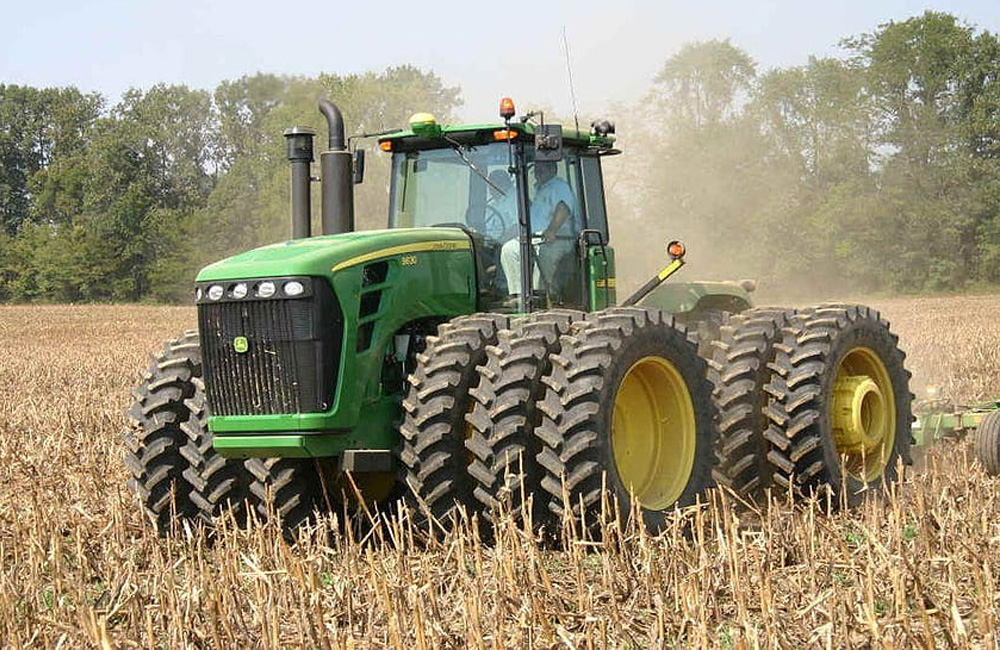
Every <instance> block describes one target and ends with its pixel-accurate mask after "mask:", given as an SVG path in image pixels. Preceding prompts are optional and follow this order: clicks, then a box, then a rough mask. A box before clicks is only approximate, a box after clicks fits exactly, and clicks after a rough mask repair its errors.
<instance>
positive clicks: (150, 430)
mask: <svg viewBox="0 0 1000 650" xmlns="http://www.w3.org/2000/svg"><path fill="white" fill-rule="evenodd" d="M202 392H203V387H202V385H201V349H200V347H199V343H198V333H197V332H196V331H188V332H185V333H184V334H183V335H182V336H181V337H179V338H177V339H173V340H171V341H168V342H167V343H166V344H165V346H164V348H163V351H162V352H160V353H159V354H157V355H155V356H154V357H153V361H152V364H151V365H150V367H149V369H148V370H147V371H146V372H145V373H144V375H143V381H142V383H141V384H139V386H137V387H136V388H135V389H134V390H133V391H132V395H133V397H134V398H135V399H134V401H133V403H132V406H131V408H129V410H128V411H127V413H126V415H127V416H128V417H129V419H130V420H131V422H132V430H131V431H130V432H128V433H126V434H125V443H126V446H127V451H126V453H125V458H124V460H125V464H126V465H127V466H128V468H129V470H130V471H131V474H132V477H131V478H130V479H129V481H128V485H129V488H131V489H132V491H133V492H135V493H136V494H137V495H138V496H139V498H140V499H141V500H142V504H143V508H144V509H145V511H146V514H147V515H148V516H149V518H150V519H151V520H152V521H153V524H154V525H155V526H156V530H157V531H158V532H159V533H160V534H161V535H165V534H166V533H168V532H169V531H170V530H171V527H172V526H173V525H174V524H176V523H178V522H179V521H181V520H185V519H190V518H192V517H194V516H195V515H197V514H198V512H199V509H198V506H197V505H196V504H195V502H194V501H193V500H192V499H191V489H192V486H191V483H190V482H189V481H188V479H187V478H186V477H185V472H187V471H188V470H189V469H190V467H191V465H190V462H189V461H188V459H187V458H185V457H184V455H183V453H182V449H183V448H184V446H185V445H186V444H187V442H188V435H187V434H186V433H185V431H184V428H183V427H185V426H192V423H193V426H197V420H198V415H197V413H196V412H195V410H194V409H192V407H191V405H190V403H189V400H191V399H193V398H195V396H196V395H198V394H199V393H202Z"/></svg>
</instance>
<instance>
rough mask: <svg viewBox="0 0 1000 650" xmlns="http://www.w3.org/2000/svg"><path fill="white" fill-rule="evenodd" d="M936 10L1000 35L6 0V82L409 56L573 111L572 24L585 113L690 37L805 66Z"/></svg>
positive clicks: (215, 76) (871, 19)
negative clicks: (956, 22)
mask: <svg viewBox="0 0 1000 650" xmlns="http://www.w3.org/2000/svg"><path fill="white" fill-rule="evenodd" d="M925 9H935V10H938V11H947V12H949V13H952V14H955V15H956V16H958V17H959V18H961V19H962V20H964V21H966V22H968V23H970V24H973V25H976V26H978V27H980V28H984V29H988V30H990V31H993V32H1000V2H998V0H989V1H987V0H965V1H943V0H942V1H939V2H935V3H928V2H911V1H907V0H843V1H841V2H836V1H832V2H831V1H825V2H823V1H814V0H797V1H793V0H770V1H764V0H747V1H744V2H738V1H735V0H730V1H722V0H699V1H696V2H690V1H689V2H679V1H673V0H671V1H653V0H618V1H617V2H609V1H608V0H602V1H597V0H577V1H575V2H571V1H568V0H558V1H555V2H543V1H542V0H537V1H536V2H521V1H516V2H506V3H501V2H481V1H479V0H468V1H466V2H449V1H446V0H415V1H413V2H397V1H388V0H387V1H378V0H369V1H367V2H365V1H364V0H351V1H348V2H344V1H339V2H338V1H336V0H334V1H330V0H327V1H326V2H322V3H301V4H298V3H297V4H291V3H278V2H273V1H272V2H263V1H261V0H242V1H239V2H237V1H234V0H218V1H215V0H201V1H198V0H174V1H166V0H161V1H159V2H152V1H148V0H103V1H97V2H94V1H88V0H38V1H36V2H27V1H25V0H0V16H3V23H4V29H3V31H2V32H0V33H2V34H3V37H2V38H0V83H20V84H28V85H32V86H37V87H43V86H53V85H75V86H77V87H78V88H80V89H82V90H86V91H91V90H94V91H99V92H101V93H103V94H105V95H106V96H107V97H108V98H109V99H110V100H111V101H115V100H116V99H117V98H118V96H119V95H120V94H121V93H122V92H123V91H124V90H126V89H127V88H129V87H139V88H146V87H149V86H151V85H153V84H155V83H158V82H167V83H181V84H187V85H189V86H192V87H197V88H209V89H210V88H213V87H214V86H215V84H216V83H218V82H219V81H220V80H222V79H234V78H237V77H240V76H242V75H244V74H252V73H254V72H258V71H262V72H273V73H287V74H305V75H314V74H317V73H319V72H330V73H340V74H345V73H351V72H362V71H365V70H381V69H384V68H385V67H387V66H390V65H394V64H400V63H412V64H415V65H418V66H420V67H422V68H424V69H432V70H434V71H435V72H436V73H437V74H438V75H439V76H440V77H441V78H442V79H443V80H444V82H445V83H446V84H449V85H458V86H461V88H462V90H463V98H464V99H465V107H464V108H463V109H462V110H461V113H462V117H465V118H467V119H481V118H488V117H492V116H493V114H494V112H495V111H496V103H497V100H498V98H499V97H500V96H502V95H511V96H513V97H514V98H515V100H516V101H518V103H519V105H520V106H525V105H532V106H536V105H541V106H548V107H550V108H554V109H556V110H558V111H559V112H563V113H568V112H569V109H570V95H569V90H568V84H567V75H566V62H565V58H564V57H565V54H564V51H563V40H562V33H563V29H565V30H566V34H567V36H568V41H569V51H570V55H571V61H572V65H573V77H574V81H575V85H576V95H577V99H578V103H579V105H580V109H581V110H582V111H584V112H598V111H601V110H603V109H604V108H605V107H607V106H608V105H609V104H611V103H612V102H620V101H632V100H635V99H636V98H638V97H639V96H641V94H642V93H643V92H644V91H645V90H646V89H647V88H648V87H649V85H650V83H651V80H652V78H653V77H654V76H655V74H656V73H657V71H658V70H659V68H660V67H661V66H662V64H663V62H664V61H665V60H666V59H667V58H668V57H669V56H671V55H672V54H674V53H675V52H677V50H678V49H679V48H680V47H681V46H682V45H683V44H684V43H686V42H689V41H693V40H703V39H711V38H729V39H731V40H732V42H733V43H734V44H736V45H737V46H739V47H741V48H743V49H744V50H746V51H747V52H748V53H749V54H750V55H751V56H752V57H753V58H754V59H755V60H756V61H758V63H759V64H760V65H761V67H762V68H769V67H775V66H788V65H796V64H800V63H804V62H805V61H806V59H807V58H808V56H809V55H811V54H812V55H818V56H824V55H832V54H836V53H837V52H838V49H837V42H838V41H839V40H840V39H841V38H843V37H845V36H850V35H855V34H859V33H863V32H868V31H871V30H873V29H874V28H875V27H876V26H877V25H878V24H880V23H884V22H886V21H889V20H900V19H905V18H906V17H909V16H912V15H917V14H920V13H922V12H923V11H924V10H925ZM415 108H416V107H415Z"/></svg>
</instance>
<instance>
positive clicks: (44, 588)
mask: <svg viewBox="0 0 1000 650" xmlns="http://www.w3.org/2000/svg"><path fill="white" fill-rule="evenodd" d="M876 302H877V301H876ZM877 306H878V307H880V308H882V310H883V313H885V314H886V315H887V316H888V317H889V318H890V319H891V320H893V323H894V327H895V328H896V330H897V331H898V332H899V334H900V337H901V340H902V342H903V346H904V348H905V349H906V350H907V352H908V353H909V355H910V356H909V365H910V367H911V368H912V369H913V370H914V372H915V375H916V376H915V379H914V383H915V385H916V386H918V387H919V386H920V385H922V384H937V385H940V386H942V388H943V390H944V391H945V392H946V393H947V394H949V396H951V397H953V399H955V400H956V401H972V400H975V399H980V398H982V397H985V396H988V395H993V394H1000V372H998V369H1000V358H998V356H997V355H998V354H1000V353H998V352H997V351H998V350H1000V326H998V325H997V324H996V318H995V315H996V314H1000V297H981V298H942V299H919V300H913V301H905V300H890V301H883V302H882V303H879V304H878V305H877ZM972 307H974V308H972ZM956 313H961V314H962V318H961V319H956V318H955V314H956ZM193 321H194V312H193V310H190V309H180V308H158V307H3V308H0V486H2V487H0V639H3V640H4V641H5V643H4V646H5V647H14V648H17V647H42V648H44V647H52V648H55V647H88V646H89V647H101V648H151V647H192V648H232V647H253V648H287V647H310V648H352V647H356V648H362V647H392V648H431V647H470V648H506V647H544V648H548V647H574V648H575V647H615V648H618V647H621V648H647V647H662V646H672V645H683V646H694V647H698V646H700V647H723V648H756V647H804V646H815V647H837V648H843V647H872V646H875V647H897V648H898V647H928V648H930V647H949V646H950V647H968V646H972V647H976V646H980V647H997V645H998V644H1000V624H998V623H997V621H998V620H1000V592H998V590H1000V586H998V581H1000V560H998V558H1000V496H998V495H1000V483H998V481H997V480H996V479H991V478H989V477H987V476H985V475H984V474H983V472H982V471H981V470H980V469H979V467H978V466H977V465H976V464H975V463H974V462H973V461H972V460H971V456H970V455H969V453H968V450H967V447H966V446H965V445H963V444H953V445H944V446H942V447H940V448H938V449H935V450H933V451H932V452H930V453H929V454H928V459H927V469H926V470H925V471H923V472H922V473H920V474H916V473H910V474H907V476H906V477H905V479H904V480H903V482H902V484H901V485H899V486H898V488H896V489H894V490H893V491H892V493H891V494H890V495H889V496H888V497H887V498H885V499H883V500H880V501H869V502H867V503H865V504H864V505H863V506H862V507H860V508H859V509H856V510H854V511H851V512H841V513H833V514H830V513H824V512H822V510H821V508H818V507H815V508H809V507H802V506H798V507H791V506H788V505H785V503H784V501H783V495H776V500H775V502H774V503H773V504H772V506H771V507H770V508H765V509H763V510H754V509H752V508H748V507H746V506H745V505H743V504H740V503H738V502H736V501H735V500H734V499H733V498H732V497H731V495H727V494H723V493H711V494H709V496H708V499H707V503H705V504H704V505H702V506H698V507H693V508H690V509H687V510H685V511H683V512H677V513H676V514H675V515H674V516H673V518H672V519H671V525H670V526H669V527H668V529H667V531H666V532H665V533H664V534H662V535H661V536H658V537H651V536H648V535H646V534H645V533H644V532H642V531H641V530H638V529H637V528H635V527H633V526H630V525H627V524H623V525H618V524H614V523H610V522H609V523H607V524H606V525H605V526H604V531H603V535H602V536H601V539H600V540H599V541H594V540H588V539H581V538H580V537H579V536H578V535H576V534H575V533H574V532H573V531H572V530H571V529H570V528H568V527H567V529H566V530H565V531H563V536H564V544H563V549H562V550H553V549H552V548H551V547H546V545H543V544H539V543H538V542H537V540H535V539H533V538H532V537H531V535H529V534H526V533H525V532H524V529H523V528H522V527H521V526H522V525H521V524H518V523H516V522H517V521H518V519H517V518H515V517H510V516H503V515H502V514H501V515H500V516H498V522H497V527H496V535H495V539H494V540H493V541H492V543H491V544H489V545H484V544H481V543H479V541H478V538H477V534H476V531H477V530H478V529H477V528H476V527H475V526H465V527H460V528H459V529H458V530H457V531H455V532H453V533H451V534H449V535H448V536H447V537H445V538H444V539H443V540H440V541H436V542H433V543H431V544H430V545H427V544H417V543H414V533H413V530H412V528H411V526H410V525H409V522H408V521H407V519H406V517H405V516H399V517H397V518H395V519H393V520H392V521H391V522H389V523H387V524H386V525H384V526H382V527H381V528H379V529H378V530H377V532H376V533H372V534H369V535H368V537H367V538H360V539H359V537H358V536H357V535H355V534H352V533H351V532H350V531H351V529H347V532H337V531H338V530H340V529H342V528H343V527H340V526H338V525H337V523H336V522H335V521H334V520H333V518H332V517H331V518H330V519H328V520H322V521H320V523H319V524H318V526H317V528H315V529H312V530H308V531H306V534H305V535H304V536H303V537H302V538H301V540H300V542H299V543H298V544H296V545H294V546H290V545H288V544H286V543H284V542H283V541H282V536H281V532H280V531H279V530H277V529H276V528H275V527H274V526H273V525H270V524H265V523H258V524H255V525H251V526H250V528H249V529H247V530H240V529H238V528H237V527H235V526H233V525H232V522H231V521H228V520H225V519H223V520H222V521H220V522H219V526H218V528H217V530H216V531H215V532H214V534H212V535H211V537H208V536H206V534H205V532H204V531H202V530H199V529H194V528H192V529H187V530H180V531H177V534H175V535H173V536H172V537H169V538H166V539H164V538H160V537H158V536H157V535H156V533H155V532H154V530H153V528H152V526H151V525H150V524H149V522H147V521H146V520H145V519H144V515H143V514H142V509H141V507H140V504H139V503H137V502H136V499H135V497H134V495H132V494H131V493H130V492H129V491H128V490H127V489H126V487H125V484H126V478H127V471H126V469H125V467H124V466H123V464H122V460H121V459H122V453H123V451H124V447H123V443H122V433H123V431H124V430H125V428H126V426H127V425H126V421H125V418H124V415H123V409H124V407H125V406H126V405H127V404H128V402H129V390H130V389H131V387H132V386H133V385H134V384H135V383H136V381H137V377H138V372H139V369H141V368H142V367H144V365H145V364H146V361H147V355H148V352H149V351H150V350H153V349H156V348H157V347H158V346H159V345H160V342H161V341H162V340H163V339H166V338H169V337H171V336H175V335H176V334H177V333H178V332H180V331H181V330H182V329H184V328H185V327H190V326H191V324H192V323H193ZM943 328H948V331H942V329H943Z"/></svg>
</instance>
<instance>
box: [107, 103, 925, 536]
mask: <svg viewBox="0 0 1000 650" xmlns="http://www.w3.org/2000/svg"><path fill="white" fill-rule="evenodd" d="M320 111H321V112H322V113H323V114H324V115H325V116H326V118H327V122H328V126H329V149H328V150H327V151H325V152H323V153H322V154H321V156H320V163H321V169H322V189H323V195H322V202H321V203H322V209H323V213H322V228H323V234H322V235H320V236H315V237H311V236H310V223H311V217H310V214H309V205H310V176H311V174H310V165H311V163H312V162H313V145H312V137H313V132H312V131H310V130H309V129H306V128H301V127H296V128H293V129H289V130H288V131H287V132H286V134H285V135H286V138H287V145H288V158H289V160H290V162H291V166H292V188H291V190H292V191H291V194H292V221H293V223H292V233H293V239H291V240H290V241H286V242H283V243H279V244H274V245H270V246H265V247H263V248H258V249H256V250H252V251H249V252H246V253H243V254H240V255H236V256H235V257H232V258H229V259H225V260H222V261H220V262H217V263H215V264H212V265H210V266H208V267H206V268H205V269H203V270H202V271H201V272H200V273H199V275H198V277H197V280H196V303H197V310H198V331H197V332H194V331H192V332H187V333H185V334H184V335H183V336H181V337H180V338H178V339H176V340H173V341H170V342H168V343H167V344H166V347H165V348H164V350H163V351H162V352H161V353H159V354H158V355H156V356H155V357H154V360H153V363H152V365H151V367H150V368H149V370H148V371H147V373H146V374H145V376H144V379H143V381H142V383H141V384H140V385H139V386H138V387H137V388H136V389H135V391H134V396H135V401H134V403H133V405H132V407H131V409H130V411H129V415H130V417H131V419H132V421H133V427H132V431H131V433H130V434H128V436H127V443H128V447H129V449H128V452H127V454H126V463H127V465H128V467H129V469H130V471H131V474H132V478H131V480H130V482H129V483H130V486H131V487H132V489H133V490H134V491H135V492H136V493H137V494H138V495H139V498H140V499H141V500H142V502H143V504H144V508H145V510H146V511H147V513H148V514H149V516H150V517H151V518H152V519H153V521H154V522H155V523H156V525H157V526H158V528H159V529H160V530H161V531H166V530H169V529H170V527H171V525H172V524H173V523H176V521H178V520H182V519H184V518H201V519H205V520H209V521H211V520H212V519H214V518H215V517H217V516H218V515H219V514H220V513H222V512H223V511H224V510H225V509H227V508H231V509H232V510H233V512H234V513H235V514H236V516H237V517H238V518H244V517H246V516H247V515H248V514H249V513H250V512H251V511H252V510H256V511H257V512H258V513H259V515H260V516H262V517H266V516H269V515H270V516H275V515H276V516H277V517H279V518H280V520H281V522H282V524H283V526H285V528H286V530H294V529H296V528H297V527H298V526H300V525H301V524H303V523H304V522H307V521H309V519H310V518H311V517H312V516H313V515H314V513H316V512H322V511H328V510H331V509H336V508H339V507H357V506H358V505H359V504H364V506H365V507H366V508H367V507H369V506H379V505H384V504H386V503H392V502H395V501H397V500H398V499H400V498H402V499H405V500H406V501H407V502H408V505H409V506H410V512H411V513H412V515H413V517H414V518H415V520H416V521H418V522H421V523H422V524H424V525H427V526H430V527H433V526H436V525H437V524H444V523H445V522H449V521H453V516H454V515H455V514H456V513H457V512H463V511H464V513H466V514H467V515H470V516H471V515H473V514H477V515H478V516H479V518H480V520H482V521H489V519H490V518H491V517H493V516H494V515H495V513H496V512H497V511H498V510H497V509H498V507H501V506H502V507H504V508H505V509H506V511H508V512H510V513H513V514H514V515H515V516H517V517H520V518H521V519H522V520H523V521H525V522H530V524H531V525H532V526H534V527H539V528H547V529H548V530H553V529H554V528H555V527H558V526H559V525H561V523H562V522H563V521H565V518H567V517H569V518H572V519H573V520H575V521H579V522H584V524H585V525H589V524H590V523H591V522H593V521H595V520H596V518H597V517H598V516H599V514H600V513H601V511H602V508H606V506H607V505H608V504H611V505H612V506H613V507H614V508H616V509H617V511H618V512H620V513H625V514H626V515H627V514H628V513H636V514H637V515H638V516H639V517H641V519H642V520H643V522H644V523H645V524H646V525H647V526H648V527H649V528H650V529H654V530H655V529H657V528H659V527H660V526H661V525H662V523H663V522H664V521H665V517H666V516H667V513H669V512H670V511H671V510H672V509H673V508H675V507H677V506H685V505H688V504H692V503H695V502H696V501H697V499H698V498H699V496H700V495H701V494H702V493H703V491H704V490H705V489H706V488H708V487H710V486H712V485H713V484H715V483H721V484H724V485H727V486H730V487H731V488H732V489H734V490H736V491H738V492H740V493H743V494H747V495H751V496H757V495H760V494H763V493H764V492H765V491H766V490H767V489H768V488H773V487H777V488H779V489H781V490H787V491H794V492H796V493H801V494H807V495H809V494H817V493H824V494H829V495H833V496H836V497H843V498H845V499H847V500H848V501H850V500H852V499H854V498H855V497H856V496H857V495H858V494H860V493H862V492H864V491H865V490H869V489H875V488H877V487H878V486H880V485H882V484H883V483H884V482H885V481H886V480H892V479H893V478H895V475H896V474H895V473H896V466H897V461H898V460H899V459H903V460H904V461H906V460H908V456H909V444H910V435H909V424H910V419H911V416H910V397H911V396H910V393H909V389H908V380H909V375H908V373H907V372H906V370H905V368H904V367H903V354H902V352H900V350H899V348H898V345H897V342H896V338H895V336H894V335H893V334H892V333H891V332H890V331H889V328H888V324H887V323H885V322H884V321H883V320H881V319H880V318H879V315H878V314H877V313H876V312H874V311H872V310H870V309H867V308H865V307H860V306H852V305H821V306H818V307H813V308H809V309H803V310H784V309H759V308H753V307H752V304H751V299H750V291H752V289H753V287H752V283H747V282H743V283H740V284H736V283H689V284H683V283H674V282H671V283H667V284H663V282H664V281H665V280H666V279H667V278H668V277H670V276H671V275H673V274H674V273H675V272H676V271H677V270H678V269H680V268H681V266H682V265H683V264H684V254H685V251H684V247H683V245H681V244H680V243H679V242H671V243H670V245H669V247H668V253H669V257H670V259H669V263H668V264H667V266H666V267H665V268H664V269H663V270H662V271H660V272H659V273H658V274H657V275H656V276H654V277H653V278H651V279H650V280H649V281H648V282H647V283H646V284H645V285H643V287H641V288H640V289H639V291H637V292H636V293H634V294H633V295H631V296H629V297H628V298H626V299H625V300H622V301H621V302H619V300H618V296H617V294H616V283H615V279H616V277H615V255H614V250H613V249H612V247H611V245H610V235H609V227H608V217H607V214H606V210H605V196H604V186H603V180H602V172H601V169H602V164H603V162H604V160H605V159H606V158H610V157H612V156H615V155H617V154H619V153H620V152H619V151H618V150H617V149H616V148H615V146H614V143H615V137H614V127H613V125H612V124H611V123H610V122H607V121H598V122H595V123H594V124H593V125H592V129H591V131H589V132H584V131H580V130H577V129H569V128H566V129H563V128H562V126H560V125H553V124H545V123H543V122H542V121H540V120H538V121H539V122H540V123H536V118H538V117H539V115H537V114H528V115H526V116H524V117H522V118H520V119H515V110H514V106H513V102H511V101H510V100H507V99H505V100H504V101H503V102H501V110H500V117H501V119H502V121H498V122H496V123H493V124H476V125H463V126H444V125H441V124H438V123H437V121H436V120H435V119H434V118H433V117H432V116H430V115H428V114H417V115H415V116H414V117H413V118H412V120H411V123H410V125H409V129H407V130H400V131H395V132H390V133H384V134H378V135H379V140H378V142H379V147H380V149H381V150H383V151H385V152H388V153H390V154H391V156H392V162H391V186H390V201H389V218H388V229H386V230H378V231H368V232H355V231H354V228H353V223H354V218H353V184H354V183H357V182H361V180H362V177H363V169H364V165H363V162H364V158H363V155H361V153H359V152H355V153H354V154H353V155H352V153H351V152H350V151H348V147H347V146H346V141H345V137H344V127H343V118H342V116H341V114H340V111H339V110H338V109H337V108H336V107H335V106H334V105H333V104H332V103H330V102H328V101H325V100H324V101H322V102H321V104H320ZM362 153H363V152H362ZM633 506H636V507H635V509H633Z"/></svg>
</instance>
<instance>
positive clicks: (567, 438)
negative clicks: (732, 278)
mask: <svg viewBox="0 0 1000 650" xmlns="http://www.w3.org/2000/svg"><path fill="white" fill-rule="evenodd" d="M551 359H552V373H551V376H550V377H549V378H547V379H546V383H547V384H548V390H547V391H546V394H545V399H544V400H543V401H542V402H541V403H540V404H539V409H540V410H541V411H542V422H541V425H540V426H539V427H538V429H537V435H538V437H539V438H540V439H541V441H542V444H543V447H542V451H541V453H540V454H539V455H538V462H539V464H540V465H542V467H543V468H544V469H545V477H544V478H543V479H542V488H543V490H544V491H545V497H546V500H547V504H546V507H547V509H548V511H549V513H550V514H551V516H553V517H555V518H556V521H560V522H566V521H567V519H570V518H571V519H572V520H573V522H574V523H577V522H579V523H580V524H581V525H582V530H583V531H584V532H586V531H593V530H596V529H597V528H598V527H599V525H600V522H601V515H602V510H603V506H604V504H603V503H602V500H603V499H602V497H603V496H604V495H605V494H607V495H608V496H610V497H611V502H610V503H609V505H610V506H611V507H612V508H613V509H614V510H612V512H610V513H604V514H606V515H611V516H614V515H615V514H618V515H620V516H622V517H626V518H627V517H629V516H630V515H631V514H632V512H633V511H632V501H633V499H634V500H635V501H637V502H638V513H639V515H640V517H641V521H642V523H643V524H644V525H645V527H646V528H647V529H648V530H650V531H658V530H660V529H662V528H663V527H664V526H665V524H666V517H667V513H668V512H669V511H670V509H671V508H674V507H675V506H686V505H689V504H692V503H694V502H695V501H696V499H697V498H698V497H699V495H700V494H701V493H702V492H703V491H704V490H705V489H706V488H707V487H709V486H710V484H711V471H712V469H711V466H712V420H713V411H714V406H713V404H712V389H711V384H710V383H709V381H708V378H707V376H706V373H707V367H706V366H707V364H706V362H705V360H704V359H702V358H701V357H700V356H698V352H697V345H696V344H695V342H694V341H693V340H692V339H691V338H689V337H688V336H687V333H686V331H685V330H684V329H683V327H680V326H677V325H676V324H675V322H674V319H673V317H671V316H668V315H664V314H663V313H662V312H660V311H658V310H654V309H645V308H635V307H624V308H612V309H608V310H605V311H601V312H596V313H594V314H591V315H589V316H588V317H587V321H586V322H585V323H583V324H581V325H580V326H579V327H578V329H577V328H575V331H574V332H573V333H572V334H570V335H567V336H564V337H563V338H562V350H561V351H560V353H559V354H554V355H552V356H551ZM667 423H669V425H668V424H667ZM605 490H607V491H605ZM567 506H568V507H569V510H568V511H567Z"/></svg>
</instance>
